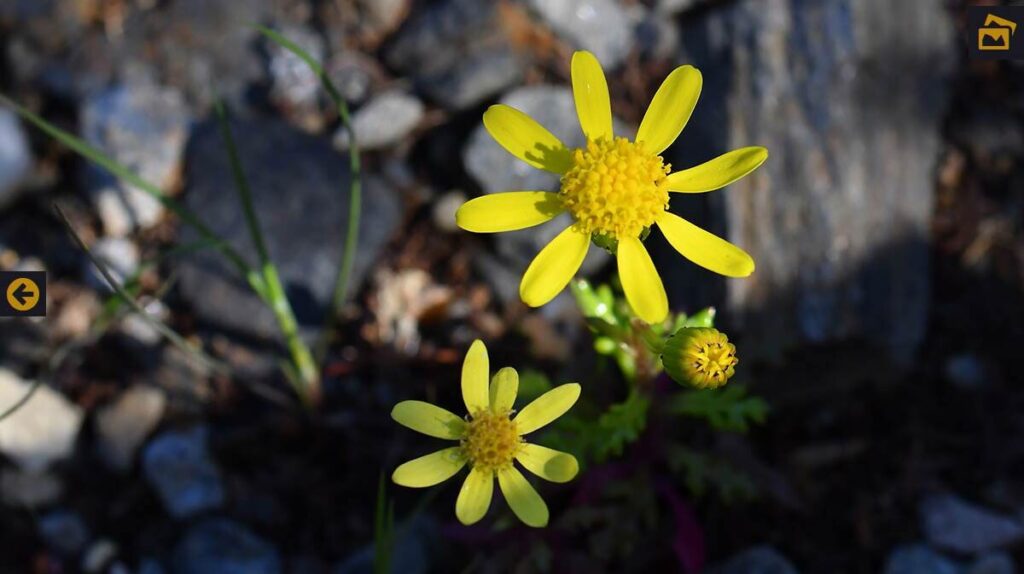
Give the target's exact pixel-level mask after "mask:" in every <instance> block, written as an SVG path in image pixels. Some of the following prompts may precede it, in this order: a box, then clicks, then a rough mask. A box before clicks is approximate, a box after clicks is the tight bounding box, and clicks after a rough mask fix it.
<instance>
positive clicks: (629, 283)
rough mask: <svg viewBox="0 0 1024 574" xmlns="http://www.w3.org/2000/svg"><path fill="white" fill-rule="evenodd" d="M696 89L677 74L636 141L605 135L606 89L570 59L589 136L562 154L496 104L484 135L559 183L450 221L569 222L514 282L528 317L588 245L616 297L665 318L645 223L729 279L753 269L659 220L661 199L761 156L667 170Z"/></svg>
mask: <svg viewBox="0 0 1024 574" xmlns="http://www.w3.org/2000/svg"><path fill="white" fill-rule="evenodd" d="M701 84H702V79H701V74H700V71H698V70H697V69H696V68H694V67H693V66H681V67H679V68H676V69H675V70H674V71H673V72H672V73H671V74H669V76H668V78H666V79H665V81H664V82H663V83H662V85H661V87H660V88H658V91H657V93H656V94H655V95H654V99H653V100H652V101H651V105H650V107H648V109H647V113H646V114H645V115H644V118H643V121H641V122H640V129H639V130H638V131H637V136H636V141H635V142H631V141H629V140H627V139H626V138H621V137H619V138H617V137H615V135H614V134H613V133H612V112H611V105H610V103H609V96H608V84H607V83H606V81H605V77H604V72H603V71H602V70H601V65H600V64H599V63H598V61H597V58H595V57H594V55H593V54H591V53H590V52H576V53H575V54H574V55H573V58H572V90H573V97H574V99H575V101H576V114H577V115H578V116H579V120H580V126H581V127H582V128H583V133H584V135H585V136H586V138H587V144H586V147H584V148H579V149H569V148H567V147H566V146H565V145H564V144H563V143H562V142H561V141H559V139H558V138H557V137H555V136H554V135H552V134H551V132H549V131H548V130H547V129H545V128H544V127H543V126H541V125H540V124H538V123H537V122H535V121H534V120H533V119H531V118H530V117H529V116H527V115H526V114H524V113H523V112H520V111H519V110H516V109H514V108H511V107H509V106H506V105H500V104H499V105H495V106H491V107H490V108H489V109H488V110H487V111H486V112H485V113H484V127H485V128H487V131H488V132H490V134H491V136H492V137H493V138H494V139H495V140H496V141H497V142H498V143H499V144H500V145H501V146H502V147H504V148H505V149H506V150H508V151H509V153H511V154H512V155H514V156H516V157H517V158H519V159H521V160H523V161H525V162H526V163H528V164H530V165H531V166H533V167H536V168H538V169H542V170H546V171H550V172H553V173H557V174H559V175H560V176H561V189H560V190H559V192H558V193H548V192H544V191H509V192H505V193H497V194H492V195H485V196H483V197H478V198H476V199H473V200H471V201H468V202H466V203H465V204H463V205H462V207H460V208H459V210H458V212H457V214H456V222H457V223H458V225H459V227H461V228H463V229H465V230H467V231H473V232H477V233H496V232H501V231H512V230H516V229H524V228H527V227H532V226H534V225H539V224H541V223H544V222H545V221H548V220H550V219H551V218H553V217H555V216H556V215H558V214H560V213H562V212H565V211H568V212H569V213H570V214H571V215H572V217H573V219H574V220H575V221H574V222H573V224H572V225H571V226H570V227H569V228H567V229H566V230H565V231H563V232H562V233H561V234H559V235H558V236H557V237H555V238H554V239H553V240H552V241H551V243H549V244H548V245H547V246H546V247H545V248H544V249H542V250H541V252H540V253H539V254H538V255H537V257H536V258H535V259H534V260H533V262H532V263H531V264H530V266H529V267H528V268H527V269H526V273H524V274H523V279H522V282H521V283H520V285H519V294H520V296H521V297H522V299H523V301H524V302H526V304H527V305H530V306H532V307H538V306H540V305H543V304H545V303H547V302H548V301H550V300H551V299H553V298H554V297H555V295H558V293H559V292H560V291H561V290H562V289H564V288H565V286H566V284H568V283H569V280H570V279H572V277H573V275H575V274H576V271H577V270H578V269H579V267H580V264H582V263H583V258H584V257H585V256H586V254H587V249H588V248H589V246H590V242H591V240H592V239H593V240H594V241H595V242H597V243H598V244H599V245H602V246H608V248H609V250H613V251H614V253H615V255H616V259H617V261H618V268H619V278H620V279H621V281H622V287H623V290H625V292H626V299H627V300H628V301H629V304H630V306H631V307H632V308H633V311H634V312H636V314H637V315H638V316H639V317H640V318H641V319H643V320H645V321H647V322H650V323H657V322H660V321H662V320H664V319H665V316H666V315H667V314H668V297H667V296H666V294H665V287H664V285H662V282H661V277H659V276H658V271H657V270H656V269H655V268H654V263H653V262H652V261H651V257H650V255H648V253H647V249H646V248H645V247H644V245H643V243H642V237H645V236H646V233H647V232H648V231H649V229H650V228H651V227H653V226H654V225H655V224H657V226H658V227H659V228H660V229H661V232H662V234H664V235H665V239H667V240H668V242H669V243H670V244H671V245H672V247H674V248H675V249H676V250H677V251H679V253H681V254H682V255H683V257H686V258H687V259H689V260H691V261H693V262H694V263H696V264H698V265H700V266H702V267H705V268H707V269H710V270H711V271H714V272H716V273H719V274H721V275H725V276H728V277H745V276H747V275H750V274H751V273H752V272H753V271H754V260H753V259H752V258H751V257H750V255H748V254H747V253H746V252H744V251H743V250H742V249H740V248H739V247H736V246H735V245H732V244H731V243H729V242H727V241H725V240H724V239H721V238H719V237H717V236H715V235H713V234H711V233H708V232H707V231H704V230H703V229H701V228H699V227H697V226H696V225H694V224H692V223H690V222H688V221H686V220H685V219H683V218H681V217H679V216H677V215H675V214H673V213H670V212H669V211H668V204H669V194H670V193H672V192H678V193H703V192H707V191H713V190H716V189H719V188H722V187H725V186H726V185H729V184H730V183H733V182H734V181H736V180H738V179H740V178H741V177H743V176H745V175H747V174H748V173H750V172H752V171H754V170H755V169H756V168H757V167H758V166H759V165H761V164H762V163H764V161H765V160H766V159H767V158H768V150H766V149H764V148H763V147H745V148H741V149H737V150H734V151H731V152H728V153H726V154H724V155H721V156H719V157H717V158H715V159H712V160H711V161H708V162H706V163H703V164H701V165H698V166H696V167H692V168H689V169H685V170H682V171H677V172H674V173H673V172H672V171H671V166H670V165H668V164H666V163H664V161H663V160H662V158H661V155H660V154H661V153H662V152H663V151H665V149H666V148H667V147H668V146H669V145H671V144H672V142H674V141H675V139H676V137H678V136H679V133H680V132H681V131H682V130H683V127H684V126H685V125H686V122H687V121H688V120H689V119H690V114H691V113H692V112H693V108H694V106H696V104H697V98H698V96H699V95H700V89H701Z"/></svg>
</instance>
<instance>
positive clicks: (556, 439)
mask: <svg viewBox="0 0 1024 574" xmlns="http://www.w3.org/2000/svg"><path fill="white" fill-rule="evenodd" d="M649 406H650V401H649V400H648V399H647V398H646V397H644V396H643V395H641V394H640V393H638V392H636V391H633V392H631V393H630V394H629V396H628V397H627V398H626V400H625V401H623V402H621V403H615V404H613V405H611V406H610V407H609V408H608V410H607V411H605V412H604V413H602V414H601V415H600V416H598V417H596V418H595V417H592V416H587V415H581V414H579V413H576V412H572V411H570V413H568V414H566V415H564V416H562V418H560V419H559V420H558V421H557V422H556V423H555V424H554V425H553V427H554V428H553V429H552V430H551V431H550V432H549V433H548V436H546V437H545V438H544V441H542V442H543V443H544V444H546V445H548V446H551V447H552V448H557V449H560V450H565V451H568V452H571V453H574V454H576V455H577V456H578V457H579V458H581V459H582V461H581V463H584V464H585V461H593V462H604V461H605V460H607V459H608V458H609V457H610V456H620V455H621V454H622V451H623V449H625V447H626V446H628V445H630V444H632V443H633V442H636V440H637V439H638V438H640V433H642V432H643V430H644V428H645V427H646V426H647V411H648V407H649Z"/></svg>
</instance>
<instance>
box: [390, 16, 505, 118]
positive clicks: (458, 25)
mask: <svg viewBox="0 0 1024 574" xmlns="http://www.w3.org/2000/svg"><path fill="white" fill-rule="evenodd" d="M503 9H509V8H508V6H507V5H505V6H504V7H503V6H502V5H500V4H499V3H497V2H478V1H477V0H442V1H440V2H432V3H425V4H423V5H422V8H421V9H420V10H419V11H417V12H416V13H415V14H413V15H412V16H411V17H410V18H409V19H408V20H406V22H405V24H404V25H403V26H402V27H401V28H400V29H399V30H398V32H396V33H395V36H394V41H393V42H392V43H391V45H390V46H389V47H388V48H387V49H386V50H385V52H384V60H385V62H386V63H387V64H388V65H389V66H390V67H392V68H394V69H396V70H398V71H399V72H400V73H401V74H402V75H406V76H410V77H411V78H413V80H414V82H415V84H416V87H417V88H418V89H419V90H421V91H422V92H423V93H425V94H427V95H429V96H430V97H431V98H432V99H434V100H436V101H437V102H438V103H439V104H441V105H443V106H445V107H446V108H449V109H453V110H460V109H465V108H467V107H470V106H473V105H475V104H477V103H478V102H480V101H482V100H483V99H485V98H487V97H489V96H491V95H494V94H496V93H498V92H500V91H501V90H503V89H505V88H507V87H509V86H512V85H514V84H516V83H517V82H519V80H520V79H521V77H522V73H523V62H522V59H521V57H520V55H519V54H518V53H517V52H516V51H515V50H514V48H513V44H512V40H511V37H510V34H509V31H508V30H507V29H506V27H505V26H506V25H507V23H508V20H509V19H508V18H506V17H503Z"/></svg>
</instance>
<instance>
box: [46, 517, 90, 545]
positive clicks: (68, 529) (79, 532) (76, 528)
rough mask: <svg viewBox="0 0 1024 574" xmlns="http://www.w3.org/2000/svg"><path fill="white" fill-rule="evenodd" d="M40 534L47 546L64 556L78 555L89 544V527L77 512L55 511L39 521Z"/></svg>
mask: <svg viewBox="0 0 1024 574" xmlns="http://www.w3.org/2000/svg"><path fill="white" fill-rule="evenodd" d="M39 534H40V535H41V536H42V538H43V540H44V541H46V544H47V546H49V547H50V548H52V549H53V550H55V551H56V552H57V553H59V554H62V555H64V556H72V555H75V554H78V553H79V552H81V551H82V549H83V548H85V545H86V544H87V543H88V542H89V527H88V526H86V525H85V521H84V520H82V517H81V516H79V514H78V513H77V512H72V511H70V510H54V511H51V512H48V513H47V514H45V515H43V516H42V517H41V518H40V519H39Z"/></svg>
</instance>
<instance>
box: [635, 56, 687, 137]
mask: <svg viewBox="0 0 1024 574" xmlns="http://www.w3.org/2000/svg"><path fill="white" fill-rule="evenodd" d="M702 84H703V79H702V77H701V74H700V70H698V69H697V68H694V67H693V66H680V67H678V68H676V69H675V70H673V71H672V73H671V74H669V75H668V77H667V78H665V81H664V82H662V83H661V87H660V88H658V91H657V93H655V94H654V99H653V100H651V105H650V106H649V107H648V108H647V113H645V114H644V119H643V121H641V122H640V129H639V130H637V132H636V141H638V142H644V149H645V150H647V151H648V152H650V153H655V154H660V153H661V152H663V151H665V148H667V147H668V146H670V145H672V142H674V141H676V138H677V137H679V132H681V131H683V127H685V126H686V122H688V121H689V120H690V114H692V113H693V108H694V107H695V106H696V105H697V98H699V97H700V88H701V85H702Z"/></svg>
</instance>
